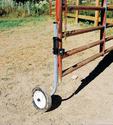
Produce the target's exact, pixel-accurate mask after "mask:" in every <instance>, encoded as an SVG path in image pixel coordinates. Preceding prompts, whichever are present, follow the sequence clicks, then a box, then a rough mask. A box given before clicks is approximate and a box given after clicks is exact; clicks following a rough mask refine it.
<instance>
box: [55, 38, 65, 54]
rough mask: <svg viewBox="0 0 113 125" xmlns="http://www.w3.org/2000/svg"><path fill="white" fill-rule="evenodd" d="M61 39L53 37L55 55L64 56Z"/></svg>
mask: <svg viewBox="0 0 113 125" xmlns="http://www.w3.org/2000/svg"><path fill="white" fill-rule="evenodd" d="M58 39H59V38H58V37H53V54H54V55H61V56H63V55H64V52H65V50H64V49H62V48H61V49H59V42H58V41H59V40H58Z"/></svg>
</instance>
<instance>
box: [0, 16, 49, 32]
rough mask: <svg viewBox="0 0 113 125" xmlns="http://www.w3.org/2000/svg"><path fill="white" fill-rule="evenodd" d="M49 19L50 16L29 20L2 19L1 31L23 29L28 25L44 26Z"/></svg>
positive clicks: (30, 18) (28, 18)
mask: <svg viewBox="0 0 113 125" xmlns="http://www.w3.org/2000/svg"><path fill="white" fill-rule="evenodd" d="M48 19H49V17H48V16H37V17H27V18H0V31H4V30H9V29H12V28H17V27H22V26H26V25H38V24H42V23H44V22H45V21H47V20H48Z"/></svg>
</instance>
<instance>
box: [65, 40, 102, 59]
mask: <svg viewBox="0 0 113 125" xmlns="http://www.w3.org/2000/svg"><path fill="white" fill-rule="evenodd" d="M102 42H103V40H98V41H96V42H93V43H89V44H87V45H84V46H81V47H78V48H75V49H72V50H69V51H67V52H65V53H64V56H63V58H66V57H69V56H71V55H74V54H76V53H78V52H81V51H84V50H87V49H89V48H92V47H94V46H96V45H99V44H100V43H102Z"/></svg>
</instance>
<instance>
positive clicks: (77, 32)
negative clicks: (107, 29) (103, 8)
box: [63, 26, 104, 38]
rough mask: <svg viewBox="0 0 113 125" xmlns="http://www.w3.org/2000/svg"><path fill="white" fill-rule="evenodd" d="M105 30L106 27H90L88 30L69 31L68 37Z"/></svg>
mask: <svg viewBox="0 0 113 125" xmlns="http://www.w3.org/2000/svg"><path fill="white" fill-rule="evenodd" d="M103 28H104V26H96V27H90V28H86V29H78V30H72V31H67V32H66V37H69V36H74V35H79V34H83V33H88V32H91V31H96V30H101V29H103ZM64 36H65V33H64V32H63V38H64Z"/></svg>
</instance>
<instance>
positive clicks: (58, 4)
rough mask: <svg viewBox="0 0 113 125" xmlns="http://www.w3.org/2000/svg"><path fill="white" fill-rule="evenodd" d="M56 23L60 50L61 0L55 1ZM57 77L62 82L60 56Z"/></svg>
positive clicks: (59, 56)
mask: <svg viewBox="0 0 113 125" xmlns="http://www.w3.org/2000/svg"><path fill="white" fill-rule="evenodd" d="M56 22H57V24H58V43H59V49H62V0H56ZM58 77H59V82H62V56H61V55H58Z"/></svg>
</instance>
